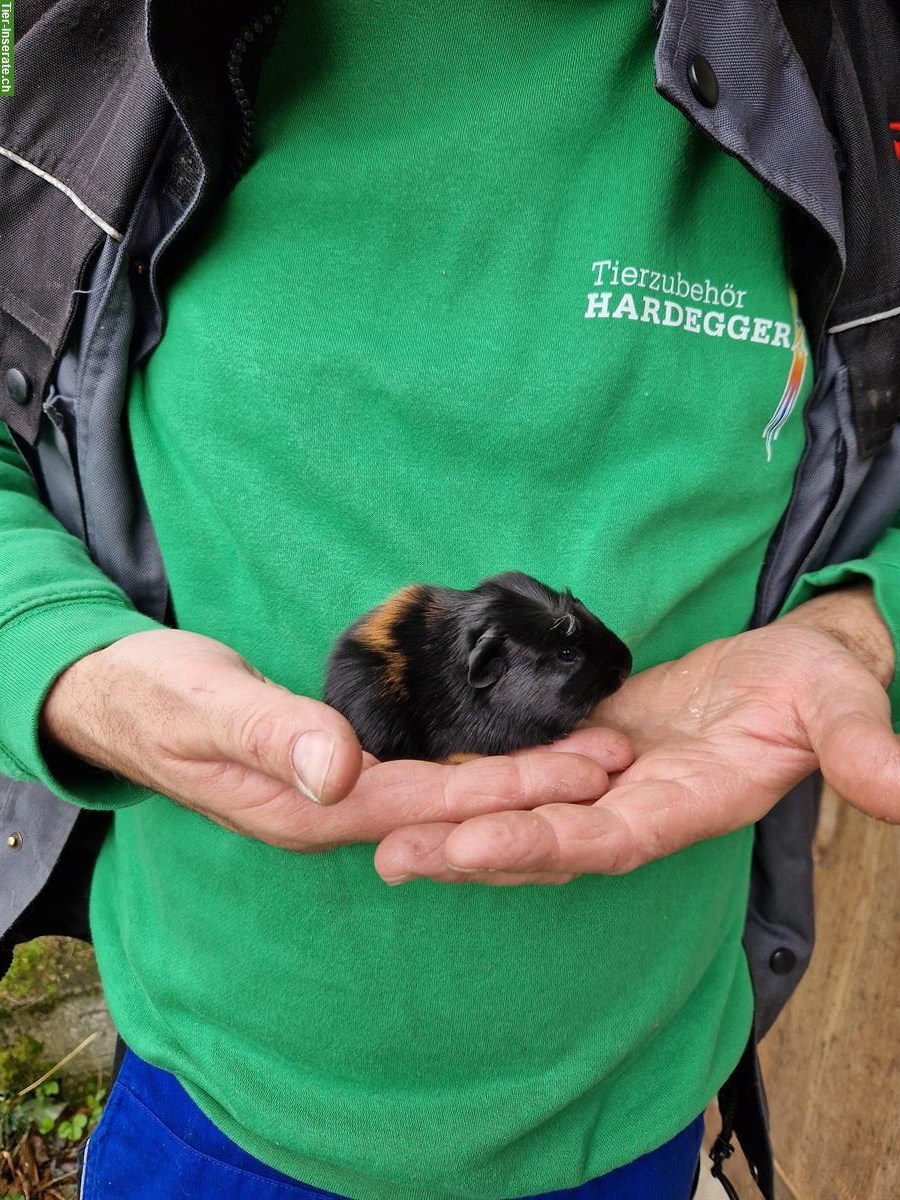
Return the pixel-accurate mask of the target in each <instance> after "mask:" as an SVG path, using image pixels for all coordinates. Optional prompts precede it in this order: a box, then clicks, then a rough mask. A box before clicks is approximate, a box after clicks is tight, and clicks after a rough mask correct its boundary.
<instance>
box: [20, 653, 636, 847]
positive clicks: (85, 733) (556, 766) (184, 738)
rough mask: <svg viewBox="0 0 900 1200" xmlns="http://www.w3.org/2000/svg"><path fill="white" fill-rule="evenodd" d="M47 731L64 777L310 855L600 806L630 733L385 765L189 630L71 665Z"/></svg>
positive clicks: (335, 720) (329, 717)
mask: <svg viewBox="0 0 900 1200" xmlns="http://www.w3.org/2000/svg"><path fill="white" fill-rule="evenodd" d="M40 731H41V737H42V740H43V743H44V750H45V755H46V756H47V760H48V763H49V764H50V765H51V767H52V768H53V769H54V770H55V771H56V773H57V774H58V775H59V777H60V779H61V781H64V780H65V773H66V772H67V771H69V772H71V771H72V770H73V769H74V770H76V771H77V769H78V766H79V762H80V761H83V762H87V763H90V764H92V765H93V766H95V767H101V768H105V769H107V770H111V771H113V772H115V773H116V774H117V775H120V776H124V777H125V778H127V779H131V780H133V781H134V782H136V783H139V784H144V785H146V786H147V787H150V788H152V789H153V790H154V791H157V792H161V793H163V794H164V795H166V796H169V797H170V798H171V799H173V800H175V801H177V802H178V803H180V804H183V805H184V806H186V807H187V808H191V809H194V810H195V811H197V812H200V813H203V814H204V815H205V816H207V817H209V818H210V819H211V820H213V821H216V822H217V823H218V824H220V825H223V826H225V828H227V829H231V830H233V831H235V832H237V833H242V834H245V835H247V836H249V837H253V838H257V839H259V840H260V841H263V842H268V843H269V844H271V845H273V846H280V847H282V848H284V849H287V850H297V851H306V852H312V851H317V850H325V849H328V848H330V847H332V846H337V845H344V844H347V843H350V842H376V841H378V840H380V839H381V838H383V837H384V836H385V835H386V834H387V833H388V832H390V831H391V830H393V829H396V828H398V827H400V826H403V825H409V824H412V823H418V822H422V821H442V822H446V821H457V822H458V821H462V820H464V819H465V818H466V817H470V816H472V815H474V814H476V813H484V812H493V811H496V810H500V809H505V808H516V809H527V808H530V807H532V806H534V805H537V804H542V803H546V802H547V801H548V800H555V801H559V802H570V803H571V802H573V801H574V802H579V801H585V800H589V801H593V800H594V799H596V798H597V797H598V796H600V795H602V794H603V792H604V791H605V790H606V788H607V786H608V776H607V771H619V770H621V769H622V768H624V767H625V766H627V765H628V763H629V762H631V760H632V757H633V756H632V752H631V748H630V746H629V745H628V742H627V739H626V738H625V737H623V736H622V735H621V734H619V733H615V732H612V731H609V730H601V729H593V730H589V729H583V730H579V731H577V732H576V733H575V734H573V735H571V736H570V737H569V738H566V739H563V740H561V741H559V742H557V743H556V744H555V745H554V746H553V747H552V748H551V747H547V748H544V749H541V750H528V751H520V752H518V753H516V754H515V755H511V756H509V757H496V758H481V759H477V760H475V761H472V762H467V763H465V764H463V765H460V766H443V765H440V764H437V763H427V762H386V763H379V762H377V761H376V760H375V759H374V758H372V756H371V755H368V754H364V753H363V751H362V750H361V748H360V745H359V742H358V741H357V739H356V736H355V734H354V732H353V730H352V728H351V727H350V725H349V723H348V722H347V721H346V720H345V719H344V718H343V717H342V716H341V714H340V713H338V712H336V711H335V710H334V709H333V708H329V707H328V706H327V705H325V704H322V703H320V702H319V701H317V700H312V699H308V698H306V697H303V696H297V695H295V694H294V693H293V692H291V691H289V690H288V689H287V688H283V687H280V686H278V685H277V684H274V683H272V682H271V681H269V680H267V679H265V678H264V677H263V676H262V675H261V674H260V673H259V671H256V670H254V669H253V668H252V667H251V666H250V665H249V664H248V663H246V662H245V661H244V659H242V658H241V656H240V655H239V654H237V653H236V652H235V651H234V650H232V649H230V648H229V647H228V646H225V645H223V644H222V643H221V642H217V641H214V640H212V639H211V638H206V637H202V636H200V635H198V634H192V633H187V632H185V631H182V630H159V631H148V632H145V633H134V634H130V635H129V636H127V637H124V638H121V639H120V640H119V641H117V642H115V643H113V644H112V645H111V646H108V647H107V648H106V649H104V650H98V651H96V652H95V653H93V654H89V655H86V656H85V657H84V658H81V659H79V660H78V661H77V662H75V663H73V665H72V666H70V667H69V668H68V669H67V670H65V671H63V672H62V674H61V675H60V676H59V678H58V679H57V680H56V681H55V683H54V685H53V687H52V688H51V690H50V692H49V693H48V696H47V698H46V700H45V701H44V705H43V707H42V710H41V729H40ZM71 755H74V756H75V758H74V759H72V758H71V757H70V756H71ZM338 801H340V803H337V802H338Z"/></svg>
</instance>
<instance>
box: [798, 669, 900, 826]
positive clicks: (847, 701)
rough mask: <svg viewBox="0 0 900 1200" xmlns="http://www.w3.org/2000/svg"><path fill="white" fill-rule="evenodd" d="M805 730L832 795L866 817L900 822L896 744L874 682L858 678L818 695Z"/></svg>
mask: <svg viewBox="0 0 900 1200" xmlns="http://www.w3.org/2000/svg"><path fill="white" fill-rule="evenodd" d="M806 728H807V732H808V735H809V739H810V743H811V745H812V747H813V749H814V750H815V752H816V753H817V755H818V757H819V765H820V768H821V770H822V774H823V775H824V777H825V779H826V780H827V782H828V783H829V784H830V785H831V786H832V787H833V788H834V790H835V791H836V792H837V793H838V794H839V795H840V796H842V797H843V798H844V799H845V800H847V801H848V802H849V803H850V804H852V805H854V806H855V807H856V808H858V809H860V810H861V811H862V812H865V813H868V814H869V815H870V816H873V817H878V818H879V819H881V820H884V821H892V822H895V823H898V822H900V739H898V738H897V736H896V735H895V734H894V732H893V730H892V728H891V709H890V701H889V700H888V696H887V693H886V692H885V691H884V689H883V688H882V687H881V685H880V684H879V683H878V681H877V679H875V678H874V676H870V675H869V674H868V672H860V673H859V676H858V677H856V676H854V677H853V679H852V680H851V681H849V682H845V683H844V686H842V687H841V688H840V689H833V690H832V689H823V694H822V695H821V696H819V697H817V699H816V704H815V707H813V708H811V710H810V712H809V713H808V714H807V715H806Z"/></svg>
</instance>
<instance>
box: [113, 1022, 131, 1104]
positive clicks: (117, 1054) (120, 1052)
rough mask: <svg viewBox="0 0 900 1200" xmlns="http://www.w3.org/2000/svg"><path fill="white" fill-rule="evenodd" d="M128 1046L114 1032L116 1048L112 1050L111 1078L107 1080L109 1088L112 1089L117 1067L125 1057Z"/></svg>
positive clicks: (117, 1072)
mask: <svg viewBox="0 0 900 1200" xmlns="http://www.w3.org/2000/svg"><path fill="white" fill-rule="evenodd" d="M127 1049H128V1047H127V1046H126V1045H125V1043H124V1042H123V1041H122V1039H121V1037H120V1036H119V1035H118V1034H116V1048H115V1050H114V1052H113V1064H112V1078H111V1079H110V1081H109V1090H110V1091H112V1087H113V1084H114V1083H115V1082H116V1076H117V1075H118V1074H119V1068H120V1067H121V1066H122V1059H123V1058H124V1057H125V1051H126V1050H127Z"/></svg>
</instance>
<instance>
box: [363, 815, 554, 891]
mask: <svg viewBox="0 0 900 1200" xmlns="http://www.w3.org/2000/svg"><path fill="white" fill-rule="evenodd" d="M458 828H459V826H457V825H453V824H450V823H449V822H445V823H443V824H440V823H437V822H435V823H433V824H431V825H418V826H408V827H406V828H404V829H398V830H396V832H394V833H392V834H388V836H387V837H386V838H385V839H384V840H383V841H382V842H381V844H380V845H379V846H378V848H377V849H376V851H375V860H374V861H375V870H376V871H377V872H378V874H379V875H380V876H381V878H382V879H383V880H384V881H385V883H389V884H399V883H408V882H410V881H411V880H413V879H422V878H425V879H431V880H434V881H436V882H440V883H487V884H491V885H492V886H494V887H503V886H510V885H514V884H524V883H568V882H569V881H570V880H571V879H572V878H573V876H572V875H570V874H559V873H553V872H540V873H535V872H508V871H498V870H495V869H494V868H489V869H487V870H478V869H477V868H475V869H471V870H470V869H461V868H457V867H451V866H450V865H449V864H448V863H447V856H446V843H447V839H448V837H449V836H450V835H451V834H452V833H453V831H454V830H456V829H458Z"/></svg>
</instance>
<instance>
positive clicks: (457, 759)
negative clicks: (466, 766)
mask: <svg viewBox="0 0 900 1200" xmlns="http://www.w3.org/2000/svg"><path fill="white" fill-rule="evenodd" d="M473 758H484V755H483V754H463V753H459V754H448V755H447V757H446V758H442V759H441V762H442V763H445V764H446V765H447V766H449V767H458V766H459V764H460V763H466V762H471V761H472V759H473Z"/></svg>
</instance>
